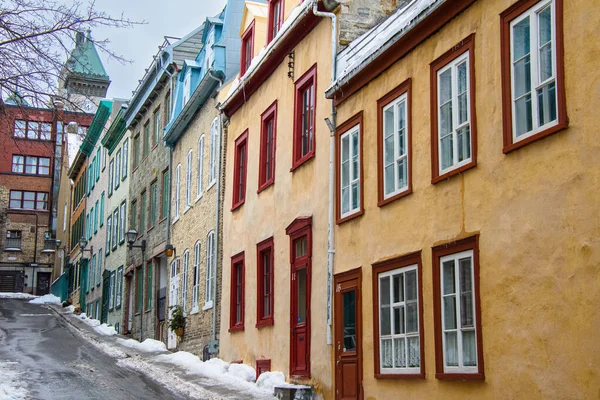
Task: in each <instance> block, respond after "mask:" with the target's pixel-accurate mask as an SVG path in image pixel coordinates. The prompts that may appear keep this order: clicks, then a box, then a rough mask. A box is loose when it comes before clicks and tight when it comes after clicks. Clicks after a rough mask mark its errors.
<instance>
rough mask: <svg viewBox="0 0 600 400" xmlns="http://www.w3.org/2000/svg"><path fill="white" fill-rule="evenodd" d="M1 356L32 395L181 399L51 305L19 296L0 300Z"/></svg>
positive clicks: (47, 398) (43, 398)
mask: <svg viewBox="0 0 600 400" xmlns="http://www.w3.org/2000/svg"><path fill="white" fill-rule="evenodd" d="M0 361H9V362H11V364H10V365H11V368H14V369H16V370H18V372H20V373H21V377H22V378H23V380H24V381H25V382H26V385H27V390H28V391H29V394H30V397H29V398H31V399H32V400H33V399H35V400H38V399H39V400H54V399H61V400H63V399H69V400H70V399H73V400H84V399H110V400H116V399H161V400H167V399H183V398H184V397H181V396H179V395H176V394H173V393H172V392H170V391H168V390H167V389H165V388H164V387H162V386H160V385H159V384H157V383H155V382H154V381H152V380H150V379H148V378H147V377H146V376H145V375H143V374H142V373H139V372H137V371H133V370H129V369H125V368H121V367H118V366H117V364H116V360H115V359H113V358H111V357H109V356H107V355H105V354H104V353H102V352H100V351H99V350H97V349H96V348H94V347H93V346H92V345H91V344H89V343H88V342H86V340H85V339H83V338H81V337H79V336H78V335H77V334H74V333H73V332H72V331H71V330H70V329H69V328H68V327H67V326H66V323H65V322H64V321H62V320H61V319H60V318H59V317H57V316H56V315H55V314H54V313H53V312H52V311H51V310H48V309H47V308H45V307H43V306H39V305H34V304H29V303H27V301H24V300H13V299H0ZM15 362H16V363H15ZM13 363H15V364H13Z"/></svg>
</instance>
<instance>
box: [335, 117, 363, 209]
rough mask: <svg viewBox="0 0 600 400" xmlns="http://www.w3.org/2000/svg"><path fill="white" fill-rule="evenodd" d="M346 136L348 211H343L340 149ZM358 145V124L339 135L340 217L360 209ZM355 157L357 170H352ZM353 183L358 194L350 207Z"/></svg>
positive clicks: (342, 162)
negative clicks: (354, 140)
mask: <svg viewBox="0 0 600 400" xmlns="http://www.w3.org/2000/svg"><path fill="white" fill-rule="evenodd" d="M354 135H356V136H357V138H358V153H357V154H354V153H353V146H352V137H353V136H354ZM346 138H348V157H349V158H348V160H347V165H348V185H347V188H348V211H346V212H344V195H343V193H344V179H343V176H344V160H343V159H342V157H343V151H342V149H343V142H344V139H346ZM360 146H361V143H360V124H357V125H356V126H354V127H352V128H351V129H349V130H348V131H346V132H344V133H343V134H342V135H341V136H340V165H339V168H340V182H339V184H340V188H339V189H340V200H339V201H340V216H341V218H345V217H348V216H350V215H352V214H356V213H357V212H359V211H360V207H361V204H360V201H361V199H360V197H361V196H360V194H361V191H362V187H361V184H360V168H361V165H360ZM355 157H356V158H357V160H358V162H357V168H358V171H354V163H353V162H352V160H353V158H355ZM354 172H356V178H355V179H352V176H353V174H354ZM354 184H357V185H358V194H357V195H358V202H357V206H356V208H352V203H353V200H354V198H353V197H352V196H353V195H352V186H353V185H354Z"/></svg>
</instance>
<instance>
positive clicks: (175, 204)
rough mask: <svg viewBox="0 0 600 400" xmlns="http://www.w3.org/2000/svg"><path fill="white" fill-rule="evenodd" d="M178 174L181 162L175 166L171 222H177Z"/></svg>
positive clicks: (179, 183)
mask: <svg viewBox="0 0 600 400" xmlns="http://www.w3.org/2000/svg"><path fill="white" fill-rule="evenodd" d="M180 174H181V164H177V167H176V168H175V190H174V193H173V222H177V221H178V220H179V191H180V189H181V187H180V185H181V182H180V179H179V178H180Z"/></svg>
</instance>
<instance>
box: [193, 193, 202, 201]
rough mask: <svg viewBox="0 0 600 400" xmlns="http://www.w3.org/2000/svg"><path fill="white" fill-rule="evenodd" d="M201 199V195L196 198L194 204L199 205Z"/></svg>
mask: <svg viewBox="0 0 600 400" xmlns="http://www.w3.org/2000/svg"><path fill="white" fill-rule="evenodd" d="M200 199H202V195H200V196H196V199H195V200H194V203H197V202H198V200H200Z"/></svg>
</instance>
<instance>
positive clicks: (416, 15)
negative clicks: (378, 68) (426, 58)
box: [329, 0, 448, 90]
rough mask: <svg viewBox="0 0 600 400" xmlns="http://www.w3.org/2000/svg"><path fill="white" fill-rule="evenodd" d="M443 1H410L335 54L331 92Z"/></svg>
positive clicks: (443, 0) (444, 0)
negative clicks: (335, 60) (333, 82)
mask: <svg viewBox="0 0 600 400" xmlns="http://www.w3.org/2000/svg"><path fill="white" fill-rule="evenodd" d="M446 1H448V0H412V1H411V2H410V3H408V4H407V5H406V6H405V7H402V8H400V9H398V11H396V12H395V13H394V14H393V15H392V16H391V17H389V18H388V19H386V20H385V21H383V22H382V23H380V24H379V25H377V26H375V27H374V28H372V29H370V30H368V31H367V32H365V33H364V34H363V35H362V36H360V37H359V38H358V39H356V40H354V41H353V42H352V43H350V44H349V45H348V47H346V48H345V49H344V50H342V51H341V52H340V53H339V54H338V57H337V73H336V83H335V84H334V86H333V87H332V88H334V87H336V86H338V83H342V81H344V80H345V79H347V78H349V77H350V76H351V75H354V73H356V72H358V71H359V70H362V69H363V68H365V67H366V66H367V65H368V64H370V63H371V61H372V60H373V59H374V58H375V57H376V56H378V55H379V54H381V53H383V52H384V51H386V50H387V49H388V48H389V47H390V46H391V45H393V44H394V43H395V42H396V41H397V40H398V39H399V38H400V37H402V36H404V34H405V33H406V31H408V30H409V29H410V28H412V26H413V25H414V24H415V23H416V22H417V21H420V20H421V19H422V17H423V16H424V15H428V14H429V13H430V12H431V11H432V10H433V9H435V8H437V7H439V6H440V5H441V4H442V3H444V2H446ZM339 86H341V85H339ZM332 88H330V89H329V90H331V89H332Z"/></svg>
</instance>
